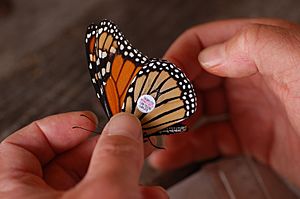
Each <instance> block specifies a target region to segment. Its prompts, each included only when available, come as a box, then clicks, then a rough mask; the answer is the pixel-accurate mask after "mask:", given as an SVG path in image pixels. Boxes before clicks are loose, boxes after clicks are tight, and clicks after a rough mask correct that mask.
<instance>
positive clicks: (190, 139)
mask: <svg viewBox="0 0 300 199" xmlns="http://www.w3.org/2000/svg"><path fill="white" fill-rule="evenodd" d="M179 137H180V138H179ZM168 139H169V138H168ZM238 143H239V142H238V140H237V138H236V136H235V134H233V130H232V128H231V126H230V125H229V123H226V122H222V123H214V124H207V125H205V126H203V127H200V128H199V129H198V130H197V131H194V132H190V133H187V134H182V135H180V136H177V137H176V138H175V136H174V137H173V139H172V140H170V141H169V142H167V143H166V148H167V150H164V151H163V150H161V151H155V152H153V153H152V154H151V155H150V157H149V163H150V164H151V165H152V166H153V167H155V168H157V169H160V170H170V169H176V168H179V167H182V166H184V165H186V164H189V163H191V162H194V161H199V160H205V159H209V158H214V157H217V156H219V155H226V156H229V155H236V154H239V153H241V149H240V146H239V144H238Z"/></svg>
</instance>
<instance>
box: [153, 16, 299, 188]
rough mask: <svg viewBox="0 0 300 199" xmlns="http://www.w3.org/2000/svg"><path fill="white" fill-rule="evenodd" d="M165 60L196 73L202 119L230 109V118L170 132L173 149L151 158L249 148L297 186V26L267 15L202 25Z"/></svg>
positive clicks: (157, 161)
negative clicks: (183, 132) (184, 131)
mask: <svg viewBox="0 0 300 199" xmlns="http://www.w3.org/2000/svg"><path fill="white" fill-rule="evenodd" d="M166 58H167V59H169V60H170V61H172V62H174V63H175V64H177V65H178V66H180V67H182V68H183V70H184V71H185V72H186V73H187V75H188V76H189V77H190V78H191V80H192V82H193V84H194V87H195V89H196V92H197V95H198V111H197V115H198V117H201V116H213V115H218V114H222V113H228V114H229V120H228V121H223V122H216V123H209V124H206V125H204V126H201V127H199V128H198V129H194V130H192V131H191V132H190V133H187V134H182V135H174V136H169V137H167V138H166V148H167V149H168V150H165V151H157V152H155V153H153V154H152V155H151V156H150V163H152V165H153V166H154V167H156V168H159V169H174V168H177V167H180V166H183V165H185V164H187V163H190V162H192V161H196V160H201V159H207V158H211V157H216V156H219V155H225V156H228V155H231V156H232V155H236V154H239V153H246V154H248V155H250V156H253V157H254V158H255V159H257V160H258V161H260V162H262V163H264V164H267V165H269V166H271V167H272V168H273V169H274V170H275V171H277V172H278V173H279V174H281V175H282V176H284V177H286V178H287V179H289V180H290V181H292V182H294V183H295V184H296V185H298V186H300V155H299V151H300V122H299V121H300V26H298V25H295V24H292V23H289V22H286V21H282V20H270V19H251V20H227V21H219V22H213V23H208V24H204V25H199V26H197V27H194V28H191V29H190V30H188V31H186V32H185V33H183V34H182V35H181V36H180V37H179V38H178V39H177V40H176V41H175V42H174V44H173V45H172V46H171V47H170V49H169V50H168V51H167V53H166ZM200 63H201V64H200ZM206 71H207V72H206ZM196 117H197V116H196ZM194 119H195V118H194ZM196 119H197V118H196Z"/></svg>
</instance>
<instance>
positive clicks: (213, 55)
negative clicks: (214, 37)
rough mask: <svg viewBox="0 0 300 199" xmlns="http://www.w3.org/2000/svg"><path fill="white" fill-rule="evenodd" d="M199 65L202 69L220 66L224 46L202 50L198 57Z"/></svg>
mask: <svg viewBox="0 0 300 199" xmlns="http://www.w3.org/2000/svg"><path fill="white" fill-rule="evenodd" d="M198 59H199V62H200V64H201V65H202V66H203V67H204V68H211V67H214V66H217V65H220V64H222V63H223V62H224V60H225V45H224V44H216V45H214V46H210V47H208V48H205V49H204V50H202V51H201V52H200V54H199V56H198Z"/></svg>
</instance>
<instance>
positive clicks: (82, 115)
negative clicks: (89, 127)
mask: <svg viewBox="0 0 300 199" xmlns="http://www.w3.org/2000/svg"><path fill="white" fill-rule="evenodd" d="M80 116H81V117H85V118H87V119H88V120H90V121H91V122H92V123H93V124H94V125H95V126H96V127H98V126H97V124H96V122H95V121H94V120H92V119H91V118H89V117H88V116H86V115H84V114H80Z"/></svg>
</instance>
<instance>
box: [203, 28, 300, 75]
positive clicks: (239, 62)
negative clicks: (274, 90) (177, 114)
mask: <svg viewBox="0 0 300 199" xmlns="http://www.w3.org/2000/svg"><path fill="white" fill-rule="evenodd" d="M299 38H300V36H299V33H298V32H296V31H295V29H293V30H291V29H290V30H289V29H285V28H282V27H277V26H271V25H261V24H252V25H249V26H246V27H244V28H242V29H241V30H240V31H239V32H237V33H236V34H235V35H234V36H233V37H232V38H231V39H230V40H227V41H226V42H224V43H221V44H216V45H213V46H210V47H208V48H206V49H204V50H203V51H202V52H200V54H199V57H198V58H199V62H200V63H201V65H202V66H203V68H204V69H205V70H207V71H208V72H210V73H212V74H215V75H218V76H224V77H237V78H239V77H246V76H250V75H253V74H255V73H257V72H259V73H260V74H262V75H267V76H269V75H270V76H271V78H273V79H274V80H279V79H278V78H280V79H281V80H284V78H285V77H283V75H284V74H282V72H283V71H291V70H290V69H294V68H295V61H296V62H297V63H300V59H299V56H298V55H299V51H300V49H299V43H300V42H299Z"/></svg>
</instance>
